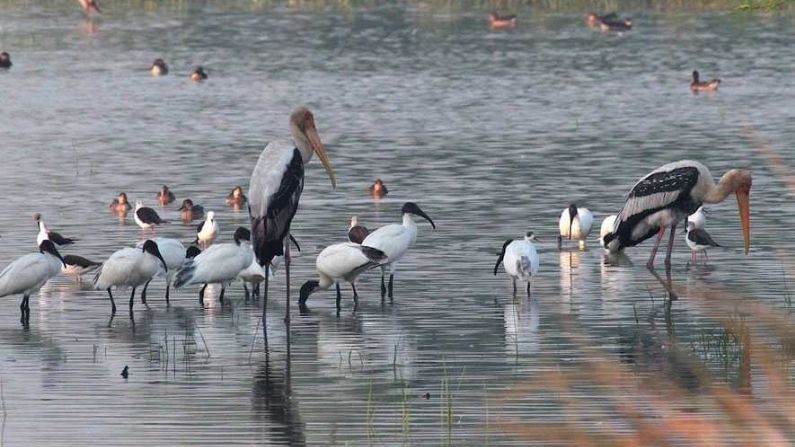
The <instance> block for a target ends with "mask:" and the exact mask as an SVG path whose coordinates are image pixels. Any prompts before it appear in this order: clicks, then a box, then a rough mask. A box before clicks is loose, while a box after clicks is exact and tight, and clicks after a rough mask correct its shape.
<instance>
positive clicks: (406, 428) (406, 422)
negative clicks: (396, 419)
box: [400, 380, 411, 443]
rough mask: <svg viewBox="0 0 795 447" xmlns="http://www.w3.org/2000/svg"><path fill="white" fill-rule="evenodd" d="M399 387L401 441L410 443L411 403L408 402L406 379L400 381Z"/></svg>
mask: <svg viewBox="0 0 795 447" xmlns="http://www.w3.org/2000/svg"><path fill="white" fill-rule="evenodd" d="M400 389H401V392H402V393H403V402H402V412H403V417H402V421H401V422H402V428H403V442H404V443H406V442H409V443H411V404H410V403H409V398H408V394H407V393H406V381H405V380H401V381H400Z"/></svg>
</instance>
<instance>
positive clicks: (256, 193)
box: [248, 107, 337, 327]
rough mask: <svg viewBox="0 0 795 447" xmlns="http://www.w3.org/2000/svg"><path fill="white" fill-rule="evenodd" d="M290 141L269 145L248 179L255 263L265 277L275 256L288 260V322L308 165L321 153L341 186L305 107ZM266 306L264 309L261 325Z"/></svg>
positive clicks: (333, 180) (298, 111)
mask: <svg viewBox="0 0 795 447" xmlns="http://www.w3.org/2000/svg"><path fill="white" fill-rule="evenodd" d="M289 128H290V133H291V134H292V137H293V142H292V143H286V142H271V143H268V145H267V146H266V147H265V149H264V150H263V151H262V153H261V154H260V156H259V160H258V161H257V165H256V166H255V167H254V172H252V173H251V180H250V181H249V190H248V200H249V206H248V209H249V215H250V218H251V233H252V242H253V246H254V253H255V254H256V256H257V261H258V262H259V264H260V265H261V266H263V267H264V268H265V271H266V273H267V271H268V268H269V266H270V264H271V261H272V260H273V258H274V257H276V256H284V275H285V278H286V281H285V285H286V289H287V293H286V295H287V300H286V306H287V308H286V313H285V317H284V319H285V321H286V322H289V321H290V246H289V241H288V239H289V235H290V224H291V223H292V220H293V217H295V212H296V211H297V210H298V201H299V200H300V199H301V192H302V191H303V189H304V166H305V165H306V164H307V163H309V161H310V160H311V159H312V154H317V156H318V158H319V159H320V163H321V164H322V165H323V167H324V168H325V169H326V173H327V174H328V176H329V178H330V179H331V186H332V188H335V189H336V187H337V180H336V178H335V177H334V170H333V169H332V167H331V162H330V161H329V159H328V155H326V149H325V148H324V147H323V143H322V142H321V141H320V136H319V135H318V132H317V129H316V128H315V118H314V116H313V115H312V112H310V111H309V109H307V108H306V107H299V108H297V109H296V110H295V111H294V112H293V113H292V114H291V115H290V120H289ZM264 289H265V292H264V296H265V302H267V300H268V275H265V281H264ZM265 312H266V306H263V309H262V321H263V327H264V322H265Z"/></svg>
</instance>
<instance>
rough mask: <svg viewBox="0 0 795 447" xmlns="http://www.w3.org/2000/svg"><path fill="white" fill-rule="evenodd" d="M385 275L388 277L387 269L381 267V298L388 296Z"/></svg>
mask: <svg viewBox="0 0 795 447" xmlns="http://www.w3.org/2000/svg"><path fill="white" fill-rule="evenodd" d="M384 275H386V269H385V268H384V267H381V298H384V297H385V296H386V284H384Z"/></svg>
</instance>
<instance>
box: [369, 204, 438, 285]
mask: <svg viewBox="0 0 795 447" xmlns="http://www.w3.org/2000/svg"><path fill="white" fill-rule="evenodd" d="M400 213H401V214H402V216H403V223H402V224H391V225H386V226H383V227H381V228H379V229H377V230H375V231H373V232H372V233H370V234H369V235H368V236H367V237H366V238H365V239H364V241H362V245H364V246H367V247H372V248H376V249H378V250H381V251H382V252H384V254H385V255H386V256H387V263H385V264H381V297H384V296H385V295H386V294H387V288H386V286H385V285H384V275H385V274H386V269H387V268H388V269H389V297H390V298H392V289H393V287H392V284H393V281H394V278H395V271H396V270H397V263H398V261H400V259H401V258H403V255H405V254H406V252H407V251H408V249H409V247H411V246H412V245H414V242H415V241H416V240H417V224H416V223H415V222H414V219H412V218H411V216H412V215H415V216H420V217H422V218H424V219H425V220H427V221H428V222H430V224H431V227H433V229H434V230H435V229H436V224H434V223H433V220H431V218H430V217H428V215H427V214H425V212H424V211H422V210H421V209H420V207H419V206H417V204H415V203H413V202H406V203H404V204H403V207H402V208H401V210H400Z"/></svg>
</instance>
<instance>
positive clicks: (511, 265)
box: [502, 237, 540, 283]
mask: <svg viewBox="0 0 795 447" xmlns="http://www.w3.org/2000/svg"><path fill="white" fill-rule="evenodd" d="M539 262H540V261H539V258H538V251H536V246H535V244H533V243H532V242H531V241H530V240H529V239H528V238H527V237H525V238H524V239H522V240H519V241H513V242H511V243H510V244H508V246H507V247H505V257H504V258H503V259H502V267H503V268H504V269H505V273H507V274H509V275H510V276H511V278H513V279H514V281H521V282H525V283H529V282H530V280H531V279H532V278H533V276H534V275H535V274H536V273H538V267H539Z"/></svg>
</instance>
